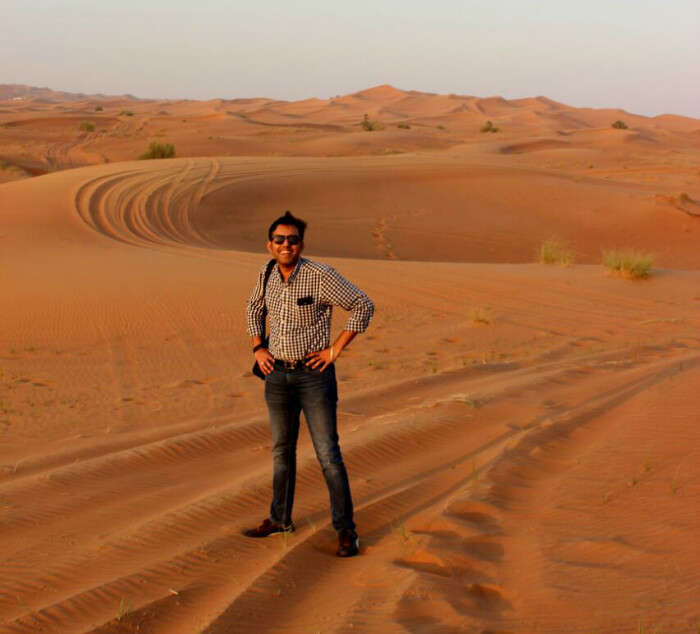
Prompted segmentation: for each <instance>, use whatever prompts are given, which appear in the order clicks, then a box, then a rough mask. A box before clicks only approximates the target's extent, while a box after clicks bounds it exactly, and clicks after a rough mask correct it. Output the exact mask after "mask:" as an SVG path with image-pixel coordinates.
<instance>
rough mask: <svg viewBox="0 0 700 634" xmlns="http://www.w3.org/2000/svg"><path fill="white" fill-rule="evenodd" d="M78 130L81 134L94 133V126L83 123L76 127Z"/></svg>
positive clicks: (86, 122)
mask: <svg viewBox="0 0 700 634" xmlns="http://www.w3.org/2000/svg"><path fill="white" fill-rule="evenodd" d="M78 130H80V131H81V132H94V131H95V124H94V123H90V121H83V122H81V124H80V125H79V126H78Z"/></svg>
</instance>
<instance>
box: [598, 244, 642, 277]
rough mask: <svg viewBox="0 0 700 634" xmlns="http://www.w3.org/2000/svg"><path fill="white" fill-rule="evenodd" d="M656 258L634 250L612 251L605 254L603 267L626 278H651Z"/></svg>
mask: <svg viewBox="0 0 700 634" xmlns="http://www.w3.org/2000/svg"><path fill="white" fill-rule="evenodd" d="M652 264H654V258H653V256H651V255H650V254H648V253H641V252H639V251H635V250H634V249H612V250H610V251H604V252H603V266H605V268H607V269H608V270H610V271H611V272H613V273H619V274H621V275H624V276H626V277H632V278H645V277H649V273H650V271H651V267H652Z"/></svg>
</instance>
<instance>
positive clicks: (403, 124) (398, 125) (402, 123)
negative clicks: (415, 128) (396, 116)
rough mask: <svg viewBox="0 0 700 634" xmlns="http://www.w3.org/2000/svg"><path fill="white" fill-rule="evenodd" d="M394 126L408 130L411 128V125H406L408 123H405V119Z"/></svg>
mask: <svg viewBox="0 0 700 634" xmlns="http://www.w3.org/2000/svg"><path fill="white" fill-rule="evenodd" d="M396 127H397V128H401V129H402V130H410V129H411V126H410V125H408V123H406V122H405V121H402V122H401V123H397V124H396Z"/></svg>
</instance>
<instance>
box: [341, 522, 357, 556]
mask: <svg viewBox="0 0 700 634" xmlns="http://www.w3.org/2000/svg"><path fill="white" fill-rule="evenodd" d="M359 552H360V538H359V537H358V536H357V533H356V532H355V531H354V530H352V529H351V528H344V529H342V530H340V531H338V550H337V552H336V553H335V554H336V555H338V557H354V556H355V555H357V553H359Z"/></svg>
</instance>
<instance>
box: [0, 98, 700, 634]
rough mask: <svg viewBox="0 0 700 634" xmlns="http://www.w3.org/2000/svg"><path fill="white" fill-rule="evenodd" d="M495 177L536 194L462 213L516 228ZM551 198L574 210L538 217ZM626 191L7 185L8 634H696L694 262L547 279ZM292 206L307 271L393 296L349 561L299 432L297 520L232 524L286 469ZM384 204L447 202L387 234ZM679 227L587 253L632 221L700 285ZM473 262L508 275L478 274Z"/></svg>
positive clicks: (216, 177) (197, 171)
mask: <svg viewBox="0 0 700 634" xmlns="http://www.w3.org/2000/svg"><path fill="white" fill-rule="evenodd" d="M383 98H384V99H387V98H388V97H387V95H383ZM492 106H493V107H494V108H496V107H502V104H501V105H500V106H499V104H492ZM509 156H514V157H522V154H518V153H517V152H516V153H514V154H512V155H509ZM508 160H511V159H508ZM518 170H520V171H518ZM518 174H520V178H521V180H520V181H518V178H516V176H517V175H518ZM673 177H674V178H677V174H676V175H674V176H673ZM491 178H497V179H500V181H499V182H501V183H508V187H505V189H503V190H501V191H500V195H501V196H508V197H509V198H510V199H511V200H512V201H514V202H518V204H519V205H521V207H520V209H522V210H523V213H522V214H521V216H520V217H517V218H516V217H515V215H513V216H510V217H509V223H513V224H512V227H513V229H512V230H507V229H506V228H504V224H503V221H502V220H500V221H499V220H498V213H496V212H494V213H493V214H492V215H489V214H481V215H480V214H479V213H478V211H479V205H477V204H476V203H474V207H472V208H469V207H465V208H464V211H462V209H463V208H462V205H461V203H460V202H459V201H460V200H462V199H461V198H460V197H463V199H464V200H476V201H479V203H480V204H482V205H483V208H484V209H492V208H493V207H491V205H496V208H497V199H498V196H497V195H496V194H492V192H491V190H492V189H494V187H491V186H489V185H488V183H489V182H490V181H489V179H491ZM621 180H622V179H621ZM484 181H485V182H486V183H487V185H486V186H484V185H483V183H484ZM522 181H525V182H522ZM527 183H530V184H532V183H536V184H537V186H538V187H537V188H538V189H541V188H546V187H548V186H551V187H552V191H553V192H554V191H558V192H559V195H560V196H561V197H562V200H563V199H565V197H566V196H571V198H570V199H567V201H568V202H567V204H566V205H563V206H562V207H556V208H552V207H546V208H545V207H543V206H541V205H539V204H537V202H536V201H535V198H534V197H533V198H532V199H529V198H528V196H529V194H528V191H529V189H531V188H530V187H527V186H526V184H527ZM569 187H571V188H572V193H571V194H568V193H566V192H567V191H568V189H567V188H569ZM623 191H624V186H623V185H618V186H615V187H613V186H609V185H608V184H605V183H601V182H599V181H598V180H596V179H594V178H593V179H591V180H585V181H581V182H579V183H576V182H575V181H572V179H571V178H570V177H564V176H562V175H561V174H558V173H549V174H546V173H543V170H540V171H538V170H536V169H533V167H532V166H531V167H530V168H527V169H526V168H525V167H523V166H520V167H518V165H517V164H513V165H511V166H510V167H508V168H506V167H505V166H503V165H501V167H500V168H497V167H494V166H493V165H489V164H488V163H485V164H481V165H477V164H476V162H475V160H474V159H473V156H472V158H471V160H470V159H469V156H467V155H465V154H459V153H457V154H455V155H445V154H431V155H416V156H387V157H374V158H362V159H357V158H343V159H322V158H310V159H303V160H302V159H285V158H277V159H269V158H216V159H175V160H173V161H157V162H148V163H146V162H131V163H119V164H112V165H106V166H96V167H86V168H81V169H76V170H70V171H63V172H57V173H54V174H50V175H46V176H42V177H40V178H36V179H31V180H26V181H22V182H18V183H9V184H5V185H2V186H1V187H0V246H1V247H2V251H1V255H0V300H1V301H2V306H3V311H2V312H0V372H1V376H0V401H1V405H0V428H1V429H2V443H1V444H0V513H2V515H0V531H1V532H2V539H1V540H0V561H1V562H2V568H1V569H2V575H0V622H2V625H0V631H2V632H8V633H9V632H12V633H30V632H31V633H35V632H60V633H66V634H68V633H83V632H163V633H166V632H167V633H180V632H182V633H184V632H193V631H195V632H198V631H199V632H209V633H214V632H227V633H228V632H253V631H255V632H290V631H291V632H297V631H298V632H317V631H320V632H330V631H332V632H350V631H352V632H380V631H381V632H394V631H395V632H406V631H408V632H479V633H482V634H485V633H486V632H492V633H495V632H512V633H515V632H518V633H525V632H547V633H549V632H601V633H602V632H605V633H608V632H639V631H656V632H674V633H677V632H695V631H696V629H697V627H698V625H700V613H699V612H698V605H697V596H698V589H699V588H700V557H699V555H698V549H697V548H696V535H697V532H698V519H699V518H698V508H700V507H699V506H698V504H699V502H700V472H699V471H698V467H697V465H698V464H700V461H699V460H698V447H699V446H700V445H699V444H698V441H700V437H699V434H700V431H699V430H698V427H697V424H696V419H697V414H696V413H697V411H698V408H699V406H700V403H699V402H698V391H697V386H698V384H699V380H700V352H699V345H698V344H699V343H700V337H699V335H698V332H699V331H698V327H699V326H700V273H699V272H698V271H697V270H681V268H678V269H671V268H663V269H657V270H656V271H655V274H654V275H653V276H652V278H651V279H649V280H647V281H643V282H631V281H629V280H624V279H619V278H612V277H609V276H607V275H605V274H604V272H603V271H602V269H601V267H600V266H597V265H586V264H582V265H576V266H574V267H572V268H569V269H564V268H549V267H544V266H540V265H536V264H528V263H525V262H527V261H528V258H527V257H526V254H527V252H528V249H530V246H529V245H531V244H532V243H534V242H535V240H536V239H537V236H538V235H540V233H539V232H541V227H542V226H547V227H549V226H550V225H551V224H552V223H554V222H555V220H554V218H555V216H556V215H557V214H556V213H555V212H556V211H558V210H559V209H565V210H567V212H568V211H569V204H568V203H570V202H572V201H573V200H574V199H575V198H576V196H580V197H581V198H582V199H584V200H587V201H591V200H599V201H600V204H604V202H605V201H608V200H610V199H614V198H615V196H629V197H630V198H631V199H632V200H634V199H635V197H637V196H639V195H640V194H639V188H638V186H636V185H635V186H633V187H630V188H629V191H628V193H626V194H625V193H621V192H623ZM367 192H371V193H373V194H374V197H372V196H368V195H367ZM365 196H368V198H364V197H365ZM431 196H436V197H438V196H443V197H444V200H445V201H446V202H445V205H435V206H434V207H429V203H430V198H431ZM597 196H598V197H599V198H596V197H597ZM290 200H291V201H293V203H294V204H293V208H294V209H295V210H298V211H299V212H300V213H301V212H302V210H303V213H304V215H306V216H307V217H308V218H309V220H311V221H312V225H311V232H310V234H309V246H308V249H309V250H308V254H309V255H310V256H311V257H314V256H315V255H319V256H323V259H324V261H329V262H331V263H333V264H334V265H335V266H336V267H337V268H338V269H339V270H340V271H341V272H342V273H344V274H346V275H347V276H348V277H350V278H351V279H353V280H355V281H356V282H357V283H358V284H359V285H360V286H361V287H362V288H364V289H366V290H367V292H368V293H369V294H370V295H371V296H372V297H373V299H374V300H375V302H376V304H377V315H376V318H375V320H374V322H373V324H372V327H371V330H370V331H369V332H368V333H367V334H366V335H364V336H363V337H361V338H360V339H359V340H358V341H357V342H356V343H355V344H354V345H353V346H352V347H351V348H350V349H349V350H348V351H347V353H346V354H344V355H343V358H342V359H341V360H340V361H339V363H338V373H339V376H340V379H341V399H342V400H341V415H340V426H341V439H342V446H343V450H344V455H345V458H346V462H347V464H348V469H349V472H350V474H351V483H352V486H353V492H354V497H355V500H356V505H357V520H358V524H359V528H360V531H361V533H362V544H363V550H362V556H361V557H358V558H355V559H353V560H348V561H341V560H338V559H337V558H335V557H334V556H333V549H334V535H333V533H332V531H331V530H330V528H329V523H328V521H329V518H328V509H327V494H326V492H325V490H324V486H323V484H322V481H321V476H320V471H319V468H318V466H317V464H316V462H315V458H314V456H313V452H312V450H311V447H310V443H309V439H308V435H307V434H306V433H305V432H303V433H302V438H301V441H300V442H301V444H300V462H299V482H298V487H297V491H298V497H297V505H296V522H297V524H298V526H299V531H298V532H297V533H295V534H294V535H293V536H292V537H290V538H289V539H288V540H286V541H285V540H282V539H281V538H277V539H275V538H271V539H269V540H265V541H263V542H262V543H260V542H251V541H250V540H246V539H245V538H243V537H242V536H241V534H240V532H241V530H242V529H243V528H244V527H246V526H249V525H250V524H251V523H256V522H257V521H259V520H260V519H262V518H263V517H264V516H265V513H266V508H267V505H268V502H269V500H268V496H269V480H270V456H269V434H268V429H267V422H266V418H265V412H264V410H263V402H262V394H261V384H260V383H259V382H258V381H257V379H255V378H254V377H251V376H250V373H249V369H250V364H251V357H250V353H249V343H248V341H247V338H246V337H245V336H244V319H243V305H244V302H245V298H246V297H247V295H248V292H249V290H250V286H251V280H252V278H253V276H254V274H255V271H256V270H257V269H258V268H259V266H260V265H261V263H262V262H263V261H264V260H265V257H264V255H263V253H262V252H261V250H260V248H259V246H260V245H259V238H260V233H261V229H263V232H264V226H265V225H266V223H267V222H268V221H269V218H270V215H271V214H273V213H275V212H276V211H278V210H279V209H280V207H281V203H282V201H290ZM372 200H374V201H381V204H370V203H371V201H372ZM390 200H393V201H394V203H395V205H396V207H397V209H399V210H400V209H404V210H405V209H406V208H410V205H415V208H414V209H418V208H422V209H423V210H424V212H425V213H421V214H418V213H415V214H404V215H401V214H399V217H400V218H401V220H397V219H394V218H393V216H392V212H393V210H391V209H388V208H387V207H386V206H387V205H388V204H389V202H388V201H390ZM436 200H440V201H442V200H443V199H438V198H436ZM331 201H334V202H335V203H336V204H335V205H333V206H331V204H330V203H331ZM367 201H369V202H368V204H362V203H363V202H367ZM450 201H451V202H450ZM622 207H624V205H622V204H621V205H619V207H617V208H622ZM664 209H665V208H664ZM353 210H354V211H355V214H353ZM501 211H502V210H501ZM528 211H529V213H530V217H529V218H524V217H523V216H526V215H527V213H526V212H528ZM662 212H663V213H664V214H666V213H668V214H669V215H667V216H664V221H662V220H660V219H659V217H657V216H655V215H654V209H653V207H649V208H645V207H644V206H643V205H641V206H639V207H637V206H630V208H629V209H628V210H627V211H626V213H627V214H628V216H627V217H626V218H623V219H621V220H620V221H619V222H620V224H619V225H618V224H616V223H615V222H612V221H609V220H605V219H604V218H603V219H600V220H599V221H598V222H597V223H594V224H593V225H592V228H591V227H588V228H584V227H578V225H577V229H576V233H577V234H581V236H582V237H581V242H580V244H582V245H584V246H585V247H586V248H589V249H590V250H591V251H593V250H595V249H598V248H600V245H599V244H598V243H599V242H603V241H604V239H609V240H610V241H617V240H618V239H619V238H620V236H621V235H622V234H621V233H620V232H621V231H622V232H623V233H624V231H625V227H627V228H628V229H627V232H628V235H627V237H629V227H630V226H632V227H634V230H635V231H637V232H638V235H639V236H641V237H644V239H649V240H651V239H652V238H653V237H654V235H656V237H657V239H658V242H659V244H658V245H657V246H658V249H659V251H661V252H662V253H663V258H664V260H663V262H664V263H665V266H666V267H671V266H676V267H685V268H686V269H696V268H697V257H698V256H697V249H696V248H695V247H696V245H695V244H694V243H692V238H695V239H697V238H696V236H697V230H698V229H697V227H696V226H695V225H690V224H689V223H690V222H692V221H694V219H689V218H684V220H683V222H685V223H687V226H690V227H691V232H688V231H684V230H683V229H682V227H676V226H675V224H674V222H675V218H676V216H672V215H670V212H667V211H664V210H662ZM226 213H230V214H231V215H230V216H226V215H225V214H226ZM576 213H578V212H577V210H576V208H575V206H574V208H573V209H572V210H571V214H572V216H571V217H572V218H575V215H576ZM679 213H680V212H679ZM559 215H561V214H559ZM681 217H682V216H681ZM436 219H438V220H439V221H440V222H441V223H443V224H444V226H448V225H449V226H450V227H451V228H452V230H451V231H450V232H449V233H450V236H451V237H452V236H454V237H455V240H454V242H451V241H450V240H446V241H445V242H444V249H438V248H437V246H438V245H439V244H440V241H436V240H435V238H434V237H432V236H431V233H430V232H431V231H434V222H435V220H436ZM571 222H572V223H573V222H574V221H573V220H571ZM382 223H383V224H382ZM450 223H451V224H450ZM509 223H506V224H507V225H508V226H510V224H509ZM475 224H476V225H477V227H478V228H479V229H480V231H479V232H478V235H476V234H474V233H471V231H472V230H471V229H470V228H471V227H474V225H475ZM564 224H565V223H564ZM561 226H562V225H557V227H558V228H559V227H561ZM232 227H235V228H236V229H237V230H232ZM518 235H521V236H523V237H524V239H525V242H526V243H527V244H528V249H525V248H524V247H521V245H520V240H519V239H518ZM487 237H488V238H489V240H491V242H490V244H487V245H486V246H483V244H482V243H483V241H484V240H486V238H487ZM641 237H640V240H642V238H641ZM422 238H425V244H429V245H430V248H428V247H427V246H425V244H424V243H423V240H422ZM431 240H432V242H431ZM480 240H481V241H482V242H480ZM666 241H668V242H669V244H670V245H671V246H670V247H669V248H668V249H666V250H662V249H663V248H664V244H661V242H664V243H665V242H666ZM654 244H656V243H654ZM480 245H481V246H482V247H483V251H481V253H484V254H488V253H490V254H491V256H490V258H489V257H486V256H484V257H483V258H476V257H475V258H474V259H473V260H472V261H471V262H470V261H469V260H470V255H469V254H470V253H479V250H478V249H479V248H480ZM247 251H255V252H247ZM465 251H466V254H465ZM511 254H517V255H514V256H513V257H512V259H511V257H510V255H511ZM339 255H343V256H346V257H345V258H339V257H337V256H339ZM331 256H335V257H331ZM392 257H393V258H421V259H423V260H433V261H422V262H421V261H407V260H405V259H403V260H401V259H392ZM479 259H483V260H485V261H484V262H482V263H478V262H475V260H479ZM434 260H443V261H442V262H437V261H434ZM445 260H454V261H452V262H449V261H445ZM509 261H510V262H513V261H515V262H517V261H519V262H520V263H515V264H507V263H501V264H497V263H494V262H509ZM341 325H342V315H339V316H338V319H337V320H336V327H340V326H341ZM641 628H646V629H641Z"/></svg>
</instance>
